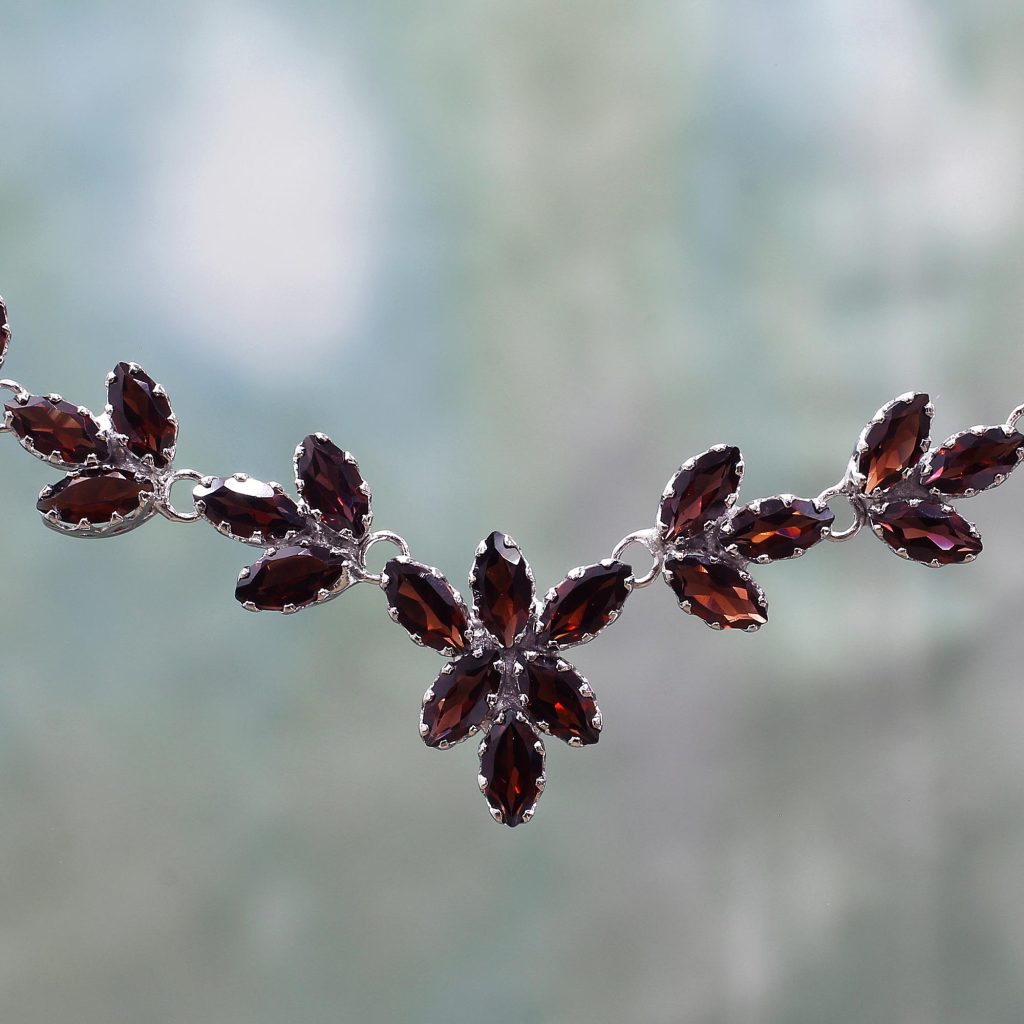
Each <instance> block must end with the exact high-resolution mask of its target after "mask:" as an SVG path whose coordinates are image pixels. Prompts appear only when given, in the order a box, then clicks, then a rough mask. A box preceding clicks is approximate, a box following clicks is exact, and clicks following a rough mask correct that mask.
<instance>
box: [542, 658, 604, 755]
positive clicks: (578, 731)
mask: <svg viewBox="0 0 1024 1024" xmlns="http://www.w3.org/2000/svg"><path fill="white" fill-rule="evenodd" d="M524 667H525V671H526V695H527V697H528V698H529V701H530V703H529V705H528V710H529V712H530V717H531V718H532V719H533V720H534V722H536V723H537V725H539V726H540V727H541V728H545V727H546V728H547V729H548V731H549V732H550V733H551V735H552V736H557V737H558V738H559V739H560V740H565V742H566V743H571V744H572V745H573V746H584V745H585V744H588V743H596V742H597V741H598V740H599V739H600V738H601V715H600V712H599V711H598V710H597V704H596V703H595V702H594V695H593V693H591V690H590V687H589V686H588V685H587V683H586V681H585V680H584V679H583V677H582V676H581V675H580V674H579V673H578V672H577V671H576V670H575V669H574V668H573V667H572V666H571V665H567V664H566V663H565V662H564V661H562V660H561V659H560V658H557V657H554V656H552V655H547V654H541V655H538V656H535V657H530V658H527V659H526V661H525V665H524Z"/></svg>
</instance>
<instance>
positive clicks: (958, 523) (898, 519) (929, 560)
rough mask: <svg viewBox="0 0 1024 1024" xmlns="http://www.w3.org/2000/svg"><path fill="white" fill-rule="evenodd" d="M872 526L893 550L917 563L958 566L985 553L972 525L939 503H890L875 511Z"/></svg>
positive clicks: (872, 513) (872, 516)
mask: <svg viewBox="0 0 1024 1024" xmlns="http://www.w3.org/2000/svg"><path fill="white" fill-rule="evenodd" d="M871 524H872V526H873V527H874V528H875V532H876V533H877V534H878V536H880V537H881V538H882V540H884V541H885V543H886V544H888V545H889V547H890V548H892V549H893V551H895V552H897V553H899V552H901V551H902V552H906V555H907V557H908V558H911V559H913V560H914V561H915V562H924V563H926V564H928V565H956V564H958V563H960V562H970V561H972V560H973V559H974V558H976V557H977V556H978V555H979V554H980V553H981V538H980V537H978V536H977V534H975V533H972V532H971V525H970V523H968V522H967V520H966V519H964V518H963V516H961V515H960V514H959V513H958V512H955V511H954V510H953V509H952V508H950V507H949V506H948V505H941V504H940V503H939V502H936V501H920V502H915V501H890V502H889V503H888V504H886V505H883V506H882V507H881V508H878V509H871Z"/></svg>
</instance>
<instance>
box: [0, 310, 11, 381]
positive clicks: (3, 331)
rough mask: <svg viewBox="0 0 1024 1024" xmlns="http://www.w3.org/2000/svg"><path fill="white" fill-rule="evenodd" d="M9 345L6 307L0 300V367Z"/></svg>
mask: <svg viewBox="0 0 1024 1024" xmlns="http://www.w3.org/2000/svg"><path fill="white" fill-rule="evenodd" d="M10 344H11V325H10V323H9V322H8V320H7V306H6V304H5V303H4V300H3V299H0V365H2V364H3V361H4V357H5V356H6V355H7V349H8V348H9V347H10Z"/></svg>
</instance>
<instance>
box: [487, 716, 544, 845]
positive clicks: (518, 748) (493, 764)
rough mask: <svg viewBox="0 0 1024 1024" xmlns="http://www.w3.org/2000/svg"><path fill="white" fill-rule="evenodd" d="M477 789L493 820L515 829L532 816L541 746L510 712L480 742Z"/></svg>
mask: <svg viewBox="0 0 1024 1024" xmlns="http://www.w3.org/2000/svg"><path fill="white" fill-rule="evenodd" d="M481 748H482V749H481V754H480V788H481V790H482V791H483V794H484V797H485V798H486V800H487V803H488V804H490V807H491V814H492V815H493V816H494V818H495V819H496V820H497V821H500V822H502V823H503V824H505V825H508V826H509V828H515V827H516V825H521V824H522V823H523V822H526V821H529V820H530V818H532V817H533V812H534V809H535V808H536V806H537V801H538V800H539V799H540V794H541V792H542V791H543V789H544V746H543V744H542V743H541V741H540V737H539V736H538V735H537V734H536V733H535V732H534V731H533V729H532V728H531V727H530V725H529V723H528V722H526V720H525V719H524V718H523V717H522V716H520V715H517V714H516V713H514V712H512V711H506V712H505V714H504V715H503V716H502V718H501V719H500V720H499V721H497V722H495V724H494V725H493V726H491V731H490V732H489V733H488V734H487V738H486V739H485V740H484V742H483V743H482V744H481Z"/></svg>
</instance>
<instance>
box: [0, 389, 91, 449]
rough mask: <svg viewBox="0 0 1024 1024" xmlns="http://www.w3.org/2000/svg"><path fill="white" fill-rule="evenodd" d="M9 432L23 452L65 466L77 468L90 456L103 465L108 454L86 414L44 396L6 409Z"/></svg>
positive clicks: (37, 396) (58, 400)
mask: <svg viewBox="0 0 1024 1024" xmlns="http://www.w3.org/2000/svg"><path fill="white" fill-rule="evenodd" d="M5 409H6V411H7V414H8V418H9V421H10V426H11V430H12V431H13V432H14V434H15V435H16V436H17V438H18V439H19V440H20V441H21V443H22V444H23V445H25V447H26V448H28V449H29V450H30V451H34V452H35V453H36V454H37V455H41V456H43V457H44V458H51V457H54V458H56V459H58V460H59V461H60V462H62V463H64V465H66V466H80V465H82V464H83V463H84V462H85V461H86V460H87V459H88V458H89V457H90V456H95V457H96V459H97V460H99V461H100V462H102V461H103V460H104V459H105V458H107V456H108V455H109V454H110V453H109V451H108V449H107V442H106V441H104V440H103V438H101V437H100V425H99V423H97V422H96V420H95V419H94V418H93V416H92V415H91V414H90V413H89V412H83V411H82V410H81V409H79V408H78V406H76V405H72V404H71V403H70V402H65V401H64V400H63V399H56V398H53V397H50V396H47V395H30V396H29V397H28V398H27V399H26V400H25V401H24V402H20V401H18V400H17V399H14V400H13V401H10V402H8V403H7V405H6V406H5Z"/></svg>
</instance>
